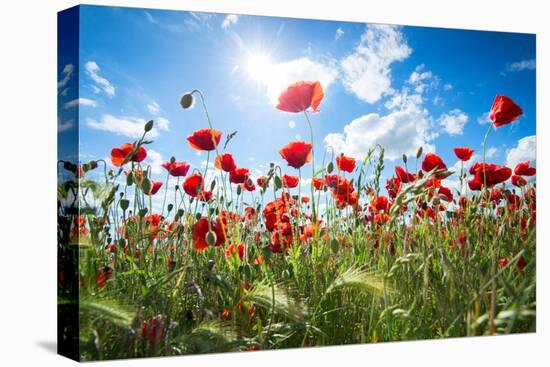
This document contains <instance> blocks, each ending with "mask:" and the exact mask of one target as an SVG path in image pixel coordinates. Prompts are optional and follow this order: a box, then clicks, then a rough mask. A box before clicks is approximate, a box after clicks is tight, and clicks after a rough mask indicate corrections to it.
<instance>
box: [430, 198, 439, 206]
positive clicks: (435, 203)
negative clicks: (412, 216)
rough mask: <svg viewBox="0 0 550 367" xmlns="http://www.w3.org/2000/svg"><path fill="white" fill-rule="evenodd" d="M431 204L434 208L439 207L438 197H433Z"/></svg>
mask: <svg viewBox="0 0 550 367" xmlns="http://www.w3.org/2000/svg"><path fill="white" fill-rule="evenodd" d="M432 203H433V205H435V206H439V204H440V203H441V199H439V198H438V197H434V198H433V200H432Z"/></svg>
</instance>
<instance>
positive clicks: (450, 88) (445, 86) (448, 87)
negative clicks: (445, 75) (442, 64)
mask: <svg viewBox="0 0 550 367" xmlns="http://www.w3.org/2000/svg"><path fill="white" fill-rule="evenodd" d="M452 89H453V85H452V84H451V83H445V85H444V86H443V90H445V91H450V90H452Z"/></svg>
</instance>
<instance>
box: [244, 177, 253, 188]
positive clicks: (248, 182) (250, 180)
mask: <svg viewBox="0 0 550 367" xmlns="http://www.w3.org/2000/svg"><path fill="white" fill-rule="evenodd" d="M246 184H247V185H248V186H252V185H253V184H254V182H252V179H250V178H249V179H248V180H247V182H246Z"/></svg>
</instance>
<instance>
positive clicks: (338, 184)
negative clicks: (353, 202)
mask: <svg viewBox="0 0 550 367" xmlns="http://www.w3.org/2000/svg"><path fill="white" fill-rule="evenodd" d="M325 180H326V183H327V186H328V187H330V188H332V189H333V192H334V193H336V194H338V195H349V194H351V193H352V192H353V191H354V190H355V189H354V188H353V184H352V183H351V182H349V181H348V180H346V179H345V178H344V177H342V176H339V175H336V174H329V175H326V177H325Z"/></svg>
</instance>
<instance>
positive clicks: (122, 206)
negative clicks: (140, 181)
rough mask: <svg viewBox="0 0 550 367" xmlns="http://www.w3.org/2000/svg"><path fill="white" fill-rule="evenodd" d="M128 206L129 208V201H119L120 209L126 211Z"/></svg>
mask: <svg viewBox="0 0 550 367" xmlns="http://www.w3.org/2000/svg"><path fill="white" fill-rule="evenodd" d="M129 206H130V201H129V200H126V199H123V200H120V209H122V210H124V211H126V209H128V207H129Z"/></svg>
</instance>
